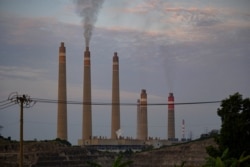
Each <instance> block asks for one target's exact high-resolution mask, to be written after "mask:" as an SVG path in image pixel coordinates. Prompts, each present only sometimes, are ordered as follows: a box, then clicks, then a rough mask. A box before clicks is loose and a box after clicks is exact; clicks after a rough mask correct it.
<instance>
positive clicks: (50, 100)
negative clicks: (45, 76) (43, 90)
mask: <svg viewBox="0 0 250 167" xmlns="http://www.w3.org/2000/svg"><path fill="white" fill-rule="evenodd" d="M31 100H33V101H35V102H38V103H65V104H76V105H83V104H85V105H128V106H134V105H138V103H109V102H108V103H107V102H106V103H105V102H80V101H64V100H52V99H38V98H31ZM220 102H221V101H219V100H217V101H198V102H181V103H147V105H149V106H164V105H192V104H211V103H220Z"/></svg>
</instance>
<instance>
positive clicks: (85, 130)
mask: <svg viewBox="0 0 250 167" xmlns="http://www.w3.org/2000/svg"><path fill="white" fill-rule="evenodd" d="M83 64H84V73H83V125H82V126H83V127H82V139H83V140H86V139H91V138H92V112H91V65H90V51H89V47H88V46H87V47H86V51H85V52H84V62H83Z"/></svg>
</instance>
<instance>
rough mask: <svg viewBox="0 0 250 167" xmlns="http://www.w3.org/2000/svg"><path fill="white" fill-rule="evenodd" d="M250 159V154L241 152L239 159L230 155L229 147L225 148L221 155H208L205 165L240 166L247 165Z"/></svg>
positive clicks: (218, 166)
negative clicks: (246, 154)
mask: <svg viewBox="0 0 250 167" xmlns="http://www.w3.org/2000/svg"><path fill="white" fill-rule="evenodd" d="M249 159H250V155H248V156H244V153H243V154H241V156H240V158H239V159H236V158H230V157H229V149H226V150H224V152H223V153H222V155H221V156H220V157H216V158H214V157H211V156H210V157H208V158H207V160H206V164H205V165H204V166H203V167H240V166H247V163H245V162H247V161H248V160H249Z"/></svg>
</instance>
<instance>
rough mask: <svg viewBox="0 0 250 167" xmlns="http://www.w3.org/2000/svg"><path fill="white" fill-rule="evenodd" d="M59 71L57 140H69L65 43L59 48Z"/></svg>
mask: <svg viewBox="0 0 250 167" xmlns="http://www.w3.org/2000/svg"><path fill="white" fill-rule="evenodd" d="M58 71H59V72H58V102H59V103H58V108H57V138H60V139H63V140H67V139H68V136H67V103H66V101H67V86H66V48H65V46H64V43H63V42H61V46H60V47H59V70H58Z"/></svg>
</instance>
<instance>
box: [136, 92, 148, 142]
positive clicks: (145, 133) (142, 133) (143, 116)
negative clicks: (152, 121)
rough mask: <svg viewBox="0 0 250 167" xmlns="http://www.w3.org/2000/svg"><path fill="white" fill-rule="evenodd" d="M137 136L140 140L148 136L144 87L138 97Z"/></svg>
mask: <svg viewBox="0 0 250 167" xmlns="http://www.w3.org/2000/svg"><path fill="white" fill-rule="evenodd" d="M139 119H140V120H139V127H140V130H139V137H138V139H140V140H147V138H148V116H147V93H146V90H145V89H142V90H141V99H140V118H139Z"/></svg>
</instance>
